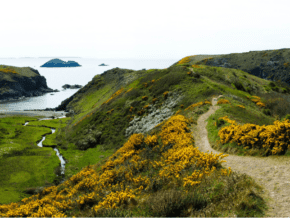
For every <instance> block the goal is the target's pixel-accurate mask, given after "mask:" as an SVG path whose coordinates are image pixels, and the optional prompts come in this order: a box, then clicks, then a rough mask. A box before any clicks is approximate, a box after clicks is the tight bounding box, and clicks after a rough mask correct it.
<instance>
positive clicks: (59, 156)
mask: <svg viewBox="0 0 290 218" xmlns="http://www.w3.org/2000/svg"><path fill="white" fill-rule="evenodd" d="M61 118H66V116H62V117H58V118H55V119H61ZM51 119H52V118H43V119H38V120H39V121H40V120H51ZM28 123H29V122H25V124H24V126H26V125H27V124H28ZM50 129H51V134H53V133H55V129H54V128H50ZM44 140H45V136H43V137H42V139H41V141H40V142H38V143H37V146H38V147H43V145H42V142H43V141H44ZM45 147H51V148H53V150H55V151H56V155H57V156H58V158H59V160H60V174H57V175H56V176H61V177H62V178H61V180H60V182H59V184H61V183H63V182H64V181H65V179H64V171H65V163H66V161H65V159H64V157H63V156H62V155H61V154H60V153H59V150H58V149H57V148H56V146H45Z"/></svg>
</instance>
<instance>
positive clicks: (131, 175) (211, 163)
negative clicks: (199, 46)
mask: <svg viewBox="0 0 290 218" xmlns="http://www.w3.org/2000/svg"><path fill="white" fill-rule="evenodd" d="M191 58H192V57H191V56H190V57H187V58H184V59H182V60H181V61H180V62H179V63H176V64H175V65H173V66H171V67H169V68H167V69H162V70H158V69H152V70H148V71H146V73H145V74H144V75H143V76H142V77H139V78H138V79H135V80H134V81H132V82H131V83H128V84H127V85H124V86H123V87H116V89H113V86H111V85H106V84H103V85H102V88H98V89H96V88H95V87H94V88H93V85H92V84H91V86H92V89H95V91H91V90H90V89H88V88H87V91H86V92H87V93H88V94H87V96H86V97H87V99H91V100H90V101H84V100H83V99H81V98H80V99H79V100H75V102H74V104H75V105H77V104H78V102H79V103H80V105H82V107H80V106H76V107H77V108H78V110H79V113H77V114H71V115H70V117H69V118H66V119H62V120H48V121H36V119H33V118H20V117H18V118H17V117H15V118H4V119H3V118H2V119H1V120H0V125H1V129H0V131H2V133H3V134H4V137H2V138H0V140H1V141H0V146H1V149H2V145H4V146H3V148H4V147H5V146H6V147H8V145H10V144H9V143H10V142H9V141H11V140H12V141H13V143H16V142H18V146H15V148H13V149H11V150H9V151H7V152H8V153H7V154H6V156H3V157H1V158H0V161H1V165H0V166H2V167H0V169H1V175H5V176H6V179H5V180H2V181H0V182H2V184H1V187H4V188H3V190H2V191H5V194H6V196H8V195H7V193H13V195H14V197H13V195H11V196H12V197H11V198H9V199H8V198H6V199H4V200H3V201H2V202H1V200H0V203H1V204H2V205H0V215H1V216H68V217H72V216H78V217H80V216H85V217H102V216H107V217H108V216H110V217H113V216H117V217H125V216H131V217H132V216H133V217H139V216H150V217H152V216H154V217H161V216H164V217H168V216H169V217H172V216H174V217H177V216H179V217H180V216H195V217H198V216H206V217H208V216H213V217H215V216H233V215H237V216H243V217H249V216H250V217H254V216H263V215H264V214H265V210H267V207H266V203H265V200H264V199H263V198H262V197H261V192H262V191H263V190H262V188H261V187H260V186H259V185H258V184H256V183H255V181H253V180H252V179H251V178H250V177H248V176H246V175H241V174H238V173H236V172H233V171H231V169H230V168H229V169H224V168H223V167H222V166H221V163H222V162H223V160H222V159H223V157H226V154H225V153H234V154H238V155H252V156H267V155H289V148H288V146H286V144H287V141H286V140H287V137H286V135H287V134H288V132H287V131H288V129H289V125H288V121H286V120H287V119H288V118H290V111H289V110H290V107H289V106H290V105H288V104H289V102H288V101H287V99H288V94H287V93H283V92H277V91H275V90H277V89H278V90H279V91H280V90H281V89H282V87H281V86H279V84H278V83H274V85H273V84H272V83H270V82H269V81H267V80H263V79H261V78H258V77H255V76H253V75H250V74H247V73H245V72H243V71H241V70H236V69H228V68H222V67H211V66H207V65H196V64H192V63H191V62H190V61H191ZM209 60H211V59H210V58H209ZM143 71H144V70H143ZM143 71H142V72H143ZM144 72H145V71H144ZM131 73H133V72H131ZM97 80H98V81H102V79H101V78H100V77H96V78H95V81H97ZM95 84H96V85H98V84H100V82H96V83H95ZM273 87H277V89H276V88H274V89H273ZM285 90H286V91H287V89H286V88H285ZM86 92H84V93H83V96H85V94H86ZM173 93H181V94H180V95H182V96H183V98H182V100H181V101H180V102H178V105H177V106H176V107H174V108H173V109H172V111H173V112H174V115H173V116H171V117H170V118H169V119H167V120H164V121H163V122H162V123H160V124H159V125H157V126H155V127H154V128H153V129H151V130H150V131H149V132H146V133H144V134H141V133H140V134H133V135H131V136H128V137H126V136H125V130H126V129H127V128H128V126H129V122H130V121H131V120H132V119H133V118H134V117H145V116H147V115H148V114H149V113H150V112H149V109H148V108H150V107H149V106H150V105H154V106H156V107H157V108H160V107H161V106H162V105H163V104H164V102H165V100H166V99H168V98H169V97H170V96H172V94H173ZM218 95H223V96H224V97H223V98H222V99H220V100H219V101H218V105H220V106H221V108H220V109H218V110H217V111H216V113H215V114H213V115H212V116H210V117H209V119H208V121H209V122H208V125H207V129H208V137H209V141H210V143H211V146H212V147H214V148H215V149H216V150H219V151H221V153H220V154H218V155H213V154H207V153H203V152H200V151H199V150H198V148H197V147H196V146H195V141H194V138H193V137H192V134H191V131H192V130H191V125H192V124H196V122H197V119H198V117H199V116H200V115H201V114H203V113H205V112H206V111H208V110H209V108H210V106H211V100H212V98H213V97H215V96H218ZM76 99H78V98H76ZM12 119H13V120H12ZM25 121H29V122H30V123H29V125H28V126H25V127H24V126H22V124H24V123H25ZM12 123H13V125H11V124H12ZM263 125H265V126H264V127H262V126H263ZM47 127H52V128H56V133H55V134H54V135H49V136H48V139H49V140H48V141H47V142H45V141H44V142H43V144H44V145H52V144H54V145H55V146H57V147H58V149H59V150H60V153H61V154H62V155H63V156H64V158H65V159H66V160H67V164H66V171H65V179H66V181H65V182H64V183H62V184H57V182H56V180H55V176H53V170H54V169H55V168H56V167H57V166H56V165H57V164H56V163H57V157H56V156H55V155H50V154H51V152H52V149H51V148H46V147H44V148H36V142H37V141H39V139H40V138H41V137H42V135H44V134H47V133H49V132H50V129H49V128H47ZM32 129H33V130H32ZM274 129H275V133H274ZM233 130H234V131H235V133H233ZM27 131H34V134H33V137H34V138H32V136H31V138H27V137H26V138H25V139H24V135H29V134H27ZM279 134H280V135H281V134H284V135H285V137H284V138H281V137H280V138H279V139H278V138H277V137H279V136H280V135H279ZM17 140H18V141H17ZM273 140H276V141H277V140H278V141H279V144H278V145H274V144H273V143H272V141H273ZM264 142H269V143H266V144H267V146H265V147H262V146H261V145H262V143H264ZM30 143H32V144H34V150H33V149H32V148H30V147H29V145H30ZM27 147H28V148H27ZM16 148H17V149H18V150H25V148H27V149H26V150H27V151H28V150H29V151H31V152H30V153H29V152H23V153H17V149H16ZM229 148H231V149H229ZM45 149H47V150H45ZM48 149H50V150H48ZM32 151H33V152H35V153H32ZM17 154H19V155H18V157H17V158H19V157H21V158H23V160H26V161H28V160H30V159H31V162H30V161H28V162H27V164H24V162H21V163H22V164H19V166H16V167H15V166H14V172H17V173H15V175H17V178H16V177H15V178H14V177H13V176H11V173H10V171H11V170H12V161H13V160H12V159H13V157H14V156H15V155H17ZM40 154H42V156H41V155H40ZM9 158H10V159H9ZM32 158H35V159H32ZM33 160H34V161H36V160H38V161H39V162H37V163H38V164H37V165H36V166H44V163H46V164H47V165H48V166H47V168H46V169H47V170H50V171H49V172H46V171H44V168H41V167H38V168H36V166H34V168H33V167H32V163H35V162H33ZM44 160H45V162H44ZM54 160H55V162H54ZM41 161H42V162H41ZM54 167H55V168H54ZM29 168H31V171H29V170H28V169H29ZM33 169H34V171H35V172H39V174H37V173H35V174H33V175H32V171H33ZM36 169H37V170H36ZM27 172H29V177H28V176H27V175H28V173H27ZM40 174H41V175H40ZM0 178H2V177H0ZM36 178H39V180H37V182H36ZM16 179H18V180H17V181H22V182H21V185H17V184H15V185H14V186H13V185H12V184H13V182H15V181H16ZM33 179H34V180H35V183H32V180H33ZM45 179H46V180H47V182H48V183H50V185H48V187H47V188H45V189H44V190H42V191H41V192H39V193H36V194H35V193H34V194H26V195H24V194H23V190H25V189H26V188H27V187H30V188H35V189H36V188H37V187H38V186H44V185H45ZM6 181H9V182H6ZM2 185H3V186H2ZM5 189H7V190H8V192H7V191H6V190H5ZM1 193H3V192H1ZM19 193H21V195H20V197H16V195H17V194H19ZM9 196H10V195H9ZM0 199H2V198H0Z"/></svg>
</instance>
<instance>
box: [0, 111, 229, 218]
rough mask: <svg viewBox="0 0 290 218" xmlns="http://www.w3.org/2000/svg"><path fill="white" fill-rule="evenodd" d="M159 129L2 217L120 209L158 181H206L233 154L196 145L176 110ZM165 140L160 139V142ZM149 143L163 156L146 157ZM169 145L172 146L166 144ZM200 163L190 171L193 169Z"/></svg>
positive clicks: (0, 211)
mask: <svg viewBox="0 0 290 218" xmlns="http://www.w3.org/2000/svg"><path fill="white" fill-rule="evenodd" d="M162 123H164V124H163V126H162V128H161V129H162V130H161V132H160V133H159V134H154V135H148V136H146V138H145V137H144V135H143V134H133V135H131V136H130V138H129V140H128V141H127V142H126V143H125V144H124V145H123V147H121V148H120V149H118V150H117V151H116V152H115V153H114V154H113V155H112V156H111V157H110V158H109V160H108V161H107V162H106V163H105V164H104V165H103V166H102V167H101V170H99V171H96V170H94V169H93V168H92V166H91V165H89V166H87V167H85V168H83V169H82V170H81V172H79V173H78V174H76V175H74V176H72V177H71V178H69V179H68V180H67V181H65V182H64V183H63V184H61V185H59V186H64V187H65V188H64V189H62V190H61V191H58V187H56V186H52V187H49V188H46V189H44V190H43V191H42V193H40V194H41V196H42V199H39V198H41V197H40V194H37V195H33V196H31V197H29V198H25V199H23V200H22V201H21V202H19V203H11V204H7V205H0V216H4V217H7V216H14V217H16V216H17V217H18V216H38V217H46V216H47V217H53V216H61V217H66V215H65V212H66V210H68V209H72V208H82V206H84V205H90V206H91V209H92V210H93V212H94V211H95V212H97V211H99V209H104V208H118V207H120V206H121V205H122V204H124V203H125V202H126V201H127V200H128V199H134V198H141V197H142V196H144V195H146V193H148V191H149V190H151V189H152V187H153V184H152V182H153V181H157V180H158V181H162V182H163V183H164V184H168V183H169V182H170V181H173V183H174V184H182V185H183V186H184V187H185V191H186V192H187V191H188V190H189V189H190V188H191V187H193V186H195V185H196V184H199V183H201V182H202V178H203V177H205V176H208V175H210V174H211V173H212V172H214V171H217V168H216V167H217V165H219V164H220V163H221V162H224V161H221V160H220V158H223V157H226V156H228V155H223V154H218V155H216V154H213V153H211V154H207V153H203V152H200V151H199V150H198V148H196V147H194V144H193V143H194V140H193V137H192V135H191V133H190V131H189V128H188V125H189V124H190V121H189V120H188V119H186V118H185V117H184V116H182V115H174V116H172V117H170V118H169V119H168V120H167V121H163V122H162ZM159 143H160V144H159ZM146 145H147V146H149V147H151V148H152V151H153V152H155V151H158V153H160V154H161V157H160V158H159V159H157V160H158V161H153V160H152V161H151V160H148V159H142V153H143V152H145V149H146ZM167 146H170V148H169V149H165V148H166V147H167ZM144 167H148V168H149V169H152V168H154V169H155V170H157V172H158V173H157V174H156V175H152V176H151V177H148V176H142V175H141V174H140V173H139V172H140V170H142V169H144ZM193 167H194V168H195V169H199V170H194V172H193V173H188V169H189V168H193ZM218 172H219V173H220V175H229V174H230V173H231V169H230V168H228V169H226V170H220V171H218Z"/></svg>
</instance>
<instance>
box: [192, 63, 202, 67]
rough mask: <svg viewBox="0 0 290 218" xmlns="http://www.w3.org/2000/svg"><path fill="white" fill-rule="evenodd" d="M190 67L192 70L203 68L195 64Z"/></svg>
mask: <svg viewBox="0 0 290 218" xmlns="http://www.w3.org/2000/svg"><path fill="white" fill-rule="evenodd" d="M191 67H193V68H203V67H201V66H199V65H196V64H193V65H191Z"/></svg>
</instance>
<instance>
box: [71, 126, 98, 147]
mask: <svg viewBox="0 0 290 218" xmlns="http://www.w3.org/2000/svg"><path fill="white" fill-rule="evenodd" d="M86 132H89V133H88V134H87V135H86V136H85V137H84V138H83V139H80V140H79V141H77V142H76V146H77V148H78V149H80V150H87V149H88V148H93V147H96V145H97V144H99V142H100V138H101V135H102V132H100V131H98V130H96V131H93V132H92V131H90V130H85V131H84V134H86Z"/></svg>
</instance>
